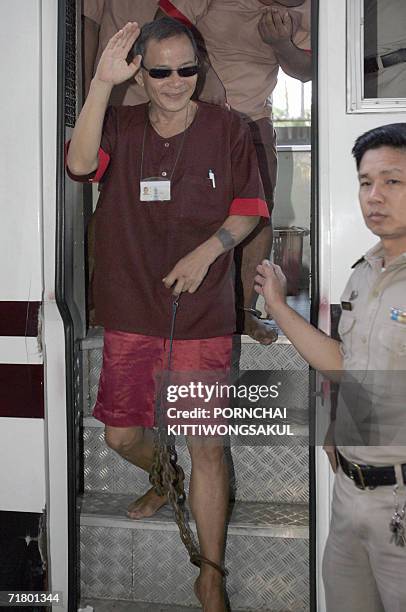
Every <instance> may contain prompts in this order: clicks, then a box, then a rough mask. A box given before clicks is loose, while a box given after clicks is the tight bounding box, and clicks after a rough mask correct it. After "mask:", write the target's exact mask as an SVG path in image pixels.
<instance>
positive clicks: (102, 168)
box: [65, 140, 110, 183]
mask: <svg viewBox="0 0 406 612" xmlns="http://www.w3.org/2000/svg"><path fill="white" fill-rule="evenodd" d="M69 146H70V140H69V141H68V142H67V143H65V168H66V173H67V175H68V176H69V178H71V179H72V180H73V181H79V182H80V183H98V182H99V181H100V180H101V179H102V177H103V175H104V173H105V172H106V170H107V167H108V165H109V163H110V155H109V154H108V153H106V151H103V149H102V148H101V147H100V148H99V152H98V154H97V157H98V160H99V163H98V166H97V170H96V171H95V172H91V173H90V174H82V175H80V174H73V172H71V171H70V170H69V168H68V165H67V163H66V158H67V156H68V151H69Z"/></svg>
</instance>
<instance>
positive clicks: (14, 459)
mask: <svg viewBox="0 0 406 612" xmlns="http://www.w3.org/2000/svg"><path fill="white" fill-rule="evenodd" d="M0 425H1V445H0V492H1V493H0V510H6V511H12V512H38V513H40V512H42V511H43V509H44V507H45V479H44V471H45V456H44V421H43V420H42V419H13V418H4V417H3V418H2V419H1V420H0ZM21 449H24V452H21Z"/></svg>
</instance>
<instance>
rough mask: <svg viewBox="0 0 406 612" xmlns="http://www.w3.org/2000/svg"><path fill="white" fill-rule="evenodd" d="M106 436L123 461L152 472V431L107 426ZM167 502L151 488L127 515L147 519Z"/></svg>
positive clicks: (164, 497)
mask: <svg viewBox="0 0 406 612" xmlns="http://www.w3.org/2000/svg"><path fill="white" fill-rule="evenodd" d="M104 435H105V439H106V444H107V445H108V446H109V447H110V448H112V449H113V450H115V451H116V452H117V453H118V454H119V455H120V456H121V457H123V459H126V460H127V461H129V462H130V463H132V464H133V465H136V466H137V467H140V468H141V469H142V470H145V471H146V472H148V473H149V472H150V471H151V467H152V460H153V455H154V444H153V437H152V432H151V430H149V429H145V428H144V427H109V426H106V429H105V434H104ZM167 501H168V500H167V497H166V495H163V496H160V495H157V494H156V493H155V491H154V489H152V488H151V489H149V490H148V491H147V492H146V493H145V495H143V496H142V497H140V498H139V499H137V500H135V501H134V502H132V503H131V504H130V505H129V507H128V510H127V514H128V516H129V517H130V518H132V519H141V518H146V517H148V516H152V515H153V514H155V512H157V510H159V508H161V507H162V506H163V505H165V504H166V503H167Z"/></svg>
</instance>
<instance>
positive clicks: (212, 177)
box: [209, 170, 216, 189]
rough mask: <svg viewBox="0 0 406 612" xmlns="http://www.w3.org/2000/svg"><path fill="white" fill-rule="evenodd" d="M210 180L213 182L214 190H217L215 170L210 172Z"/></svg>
mask: <svg viewBox="0 0 406 612" xmlns="http://www.w3.org/2000/svg"><path fill="white" fill-rule="evenodd" d="M209 180H210V181H211V185H212V187H213V189H216V177H215V176H214V172H213V170H209Z"/></svg>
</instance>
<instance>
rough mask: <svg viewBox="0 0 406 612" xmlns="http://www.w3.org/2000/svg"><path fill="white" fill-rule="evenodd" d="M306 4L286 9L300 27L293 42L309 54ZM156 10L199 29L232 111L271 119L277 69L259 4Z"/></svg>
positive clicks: (169, 3)
mask: <svg viewBox="0 0 406 612" xmlns="http://www.w3.org/2000/svg"><path fill="white" fill-rule="evenodd" d="M310 4H311V0H305V2H304V3H303V4H302V5H301V6H298V7H295V8H294V9H290V12H291V13H293V12H295V13H296V15H297V22H298V24H299V26H298V29H297V31H296V33H295V35H294V37H293V42H294V43H295V45H296V46H297V47H299V48H300V49H305V50H310ZM159 6H160V8H161V9H162V10H164V11H165V12H166V13H167V14H168V15H170V16H172V17H177V18H178V19H179V18H181V17H182V16H183V17H184V18H186V20H188V21H189V22H190V23H192V24H193V25H196V26H197V27H198V29H199V32H200V33H201V35H202V36H203V38H204V40H205V43H206V47H207V51H208V54H209V57H210V61H211V64H212V66H213V68H214V70H215V71H216V73H217V75H218V76H219V78H220V80H221V81H222V83H223V85H224V87H225V90H226V93H227V102H228V103H229V104H230V105H231V107H232V108H233V109H234V110H236V111H238V112H239V113H242V114H244V115H247V116H248V117H250V118H251V119H254V120H257V119H261V118H263V117H270V116H271V114H272V106H271V101H270V99H269V97H270V95H271V94H272V92H273V90H274V89H275V85H276V82H277V76H278V70H279V64H278V60H277V59H276V56H275V54H274V52H273V51H272V47H271V46H270V45H268V44H267V43H265V42H264V41H263V40H262V38H261V36H260V34H259V31H258V23H259V21H260V19H261V17H262V14H263V12H264V10H267V7H265V6H264V5H263V4H262V3H261V2H260V1H259V0H160V2H159Z"/></svg>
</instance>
